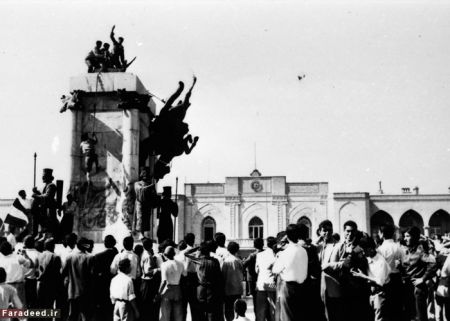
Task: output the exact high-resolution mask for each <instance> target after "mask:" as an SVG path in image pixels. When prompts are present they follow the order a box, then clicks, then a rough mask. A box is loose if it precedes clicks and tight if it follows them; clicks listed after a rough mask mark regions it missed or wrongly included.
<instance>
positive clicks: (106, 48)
mask: <svg viewBox="0 0 450 321" xmlns="http://www.w3.org/2000/svg"><path fill="white" fill-rule="evenodd" d="M109 47H110V46H109V43H107V42H105V43H104V44H103V49H104V50H106V51H108V50H109Z"/></svg>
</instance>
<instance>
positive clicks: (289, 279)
mask: <svg viewBox="0 0 450 321" xmlns="http://www.w3.org/2000/svg"><path fill="white" fill-rule="evenodd" d="M299 234H300V233H299V230H298V226H297V225H296V224H289V225H288V227H287V229H286V236H287V239H288V242H289V243H288V244H287V245H286V247H285V249H284V250H283V251H282V252H280V253H279V254H278V257H277V259H276V260H275V263H274V265H273V267H272V272H273V273H274V274H278V275H279V277H280V281H281V284H280V290H279V293H278V296H279V299H280V316H281V320H283V321H298V320H301V319H302V315H301V311H302V303H303V302H304V299H303V297H304V295H307V293H304V292H305V291H304V288H303V286H302V285H303V282H304V281H305V280H306V276H307V272H308V254H307V253H306V250H305V249H304V248H303V247H302V246H300V245H298V244H297V243H298V240H299Z"/></svg>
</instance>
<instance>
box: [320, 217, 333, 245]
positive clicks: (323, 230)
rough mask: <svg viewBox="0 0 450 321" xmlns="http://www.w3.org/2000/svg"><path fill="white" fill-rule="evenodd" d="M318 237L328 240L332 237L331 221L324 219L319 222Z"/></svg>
mask: <svg viewBox="0 0 450 321" xmlns="http://www.w3.org/2000/svg"><path fill="white" fill-rule="evenodd" d="M319 237H320V238H322V239H324V240H325V241H330V240H331V239H332V237H333V223H331V221H330V220H324V221H322V222H320V224H319Z"/></svg>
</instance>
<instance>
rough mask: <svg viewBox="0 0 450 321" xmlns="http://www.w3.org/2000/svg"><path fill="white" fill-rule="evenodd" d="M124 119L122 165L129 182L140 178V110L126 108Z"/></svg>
mask: <svg viewBox="0 0 450 321" xmlns="http://www.w3.org/2000/svg"><path fill="white" fill-rule="evenodd" d="M122 120H123V123H122V124H123V125H122V135H123V143H122V166H123V171H124V173H123V175H124V177H125V179H126V182H127V184H128V183H130V182H135V181H137V180H139V110H137V109H129V110H124V111H123V117H122Z"/></svg>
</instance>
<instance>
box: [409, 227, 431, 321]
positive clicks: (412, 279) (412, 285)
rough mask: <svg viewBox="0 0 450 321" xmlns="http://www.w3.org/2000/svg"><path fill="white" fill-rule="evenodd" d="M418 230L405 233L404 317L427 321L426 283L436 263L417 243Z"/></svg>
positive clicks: (414, 229)
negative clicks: (429, 258) (428, 257)
mask: <svg viewBox="0 0 450 321" xmlns="http://www.w3.org/2000/svg"><path fill="white" fill-rule="evenodd" d="M419 241H420V230H419V228H418V227H416V226H413V227H410V228H409V229H408V230H407V231H406V232H405V242H406V246H407V251H406V255H405V259H404V261H403V269H404V283H405V292H404V295H403V297H404V298H405V300H406V302H405V310H406V311H405V314H404V315H405V316H406V317H409V318H410V319H412V318H414V317H415V318H416V319H417V320H418V321H427V320H428V315H427V297H428V288H427V285H426V281H427V280H429V279H430V278H432V277H433V276H434V273H435V266H436V263H433V262H432V261H430V260H428V259H427V257H426V253H425V251H424V249H423V247H422V245H420V243H419Z"/></svg>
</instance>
